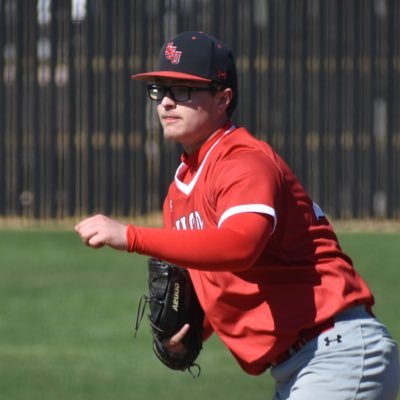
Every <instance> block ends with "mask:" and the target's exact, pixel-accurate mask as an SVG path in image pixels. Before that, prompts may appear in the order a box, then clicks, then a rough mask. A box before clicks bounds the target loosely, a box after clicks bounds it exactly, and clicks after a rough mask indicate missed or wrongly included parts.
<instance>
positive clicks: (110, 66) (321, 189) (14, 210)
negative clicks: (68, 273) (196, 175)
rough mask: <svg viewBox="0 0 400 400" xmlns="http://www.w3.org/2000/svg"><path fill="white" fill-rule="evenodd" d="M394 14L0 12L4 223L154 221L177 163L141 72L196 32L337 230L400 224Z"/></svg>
mask: <svg viewBox="0 0 400 400" xmlns="http://www.w3.org/2000/svg"><path fill="white" fill-rule="evenodd" d="M399 21H400V2H399V1H397V0H236V1H228V0H164V1H163V0H146V1H138V0H113V1H111V0H0V55H1V62H0V216H25V217H28V218H32V219H40V218H59V219H63V218H66V217H69V216H74V215H84V214H91V213H93V212H104V213H107V214H112V215H117V216H127V215H129V216H137V215H142V214H146V213H149V212H153V211H157V210H159V209H160V207H161V203H162V199H163V197H164V194H165V192H166V189H167V187H168V184H169V181H170V179H171V177H172V174H173V172H174V170H175V168H176V166H177V164H178V161H179V153H180V149H179V147H178V146H177V145H171V144H167V143H164V142H163V139H162V133H161V131H160V127H159V125H158V122H157V119H156V115H155V112H154V110H153V108H152V106H151V105H150V104H149V101H148V100H147V98H146V95H145V91H144V87H143V85H142V84H141V83H137V82H133V81H131V80H130V75H131V74H132V73H134V72H141V71H144V70H147V69H149V68H152V67H153V66H155V65H156V62H157V57H158V52H159V48H160V46H161V45H162V43H163V42H164V40H165V39H166V38H168V37H170V36H171V35H173V34H175V33H177V32H179V31H183V30H203V31H205V32H208V33H210V34H213V35H215V36H217V37H219V38H220V39H222V40H223V41H225V42H226V43H228V44H229V45H230V46H231V47H232V48H233V50H234V52H235V54H236V57H237V65H238V71H239V78H240V87H239V89H240V100H239V107H238V110H237V112H236V114H235V116H234V119H235V121H236V122H237V123H238V124H240V125H245V126H246V127H248V128H249V129H250V130H251V131H252V132H253V134H254V135H255V136H257V137H259V138H262V139H265V140H268V141H269V142H270V143H271V144H272V145H273V146H274V147H275V148H276V149H277V150H278V152H279V153H280V154H281V155H282V156H283V157H284V158H285V159H286V160H287V161H288V163H289V164H290V165H291V166H292V168H293V169H294V171H295V172H296V174H297V175H298V176H299V177H300V179H301V180H302V182H303V184H304V186H305V187H306V188H307V189H308V191H309V192H310V193H311V195H312V196H313V198H314V200H315V201H317V202H318V203H319V204H320V205H321V206H322V207H323V208H324V209H325V210H326V211H327V212H328V213H329V214H330V215H332V216H333V217H335V218H366V217H380V218H381V217H383V218H397V217H399V216H400V112H399V111H400V110H399V107H400V101H399V100H400V99H399V96H400V24H399Z"/></svg>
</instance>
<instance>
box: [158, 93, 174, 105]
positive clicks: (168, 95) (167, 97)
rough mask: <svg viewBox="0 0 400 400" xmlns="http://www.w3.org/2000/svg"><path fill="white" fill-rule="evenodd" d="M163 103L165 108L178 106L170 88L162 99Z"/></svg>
mask: <svg viewBox="0 0 400 400" xmlns="http://www.w3.org/2000/svg"><path fill="white" fill-rule="evenodd" d="M161 105H162V106H163V107H164V108H172V107H175V106H176V102H175V100H174V99H173V98H172V96H171V93H170V91H169V90H167V92H166V93H165V95H164V97H163V98H162V100H161Z"/></svg>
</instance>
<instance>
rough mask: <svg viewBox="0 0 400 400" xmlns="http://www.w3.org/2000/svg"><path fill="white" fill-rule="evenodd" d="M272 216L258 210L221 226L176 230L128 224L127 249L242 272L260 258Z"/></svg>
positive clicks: (206, 267)
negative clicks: (257, 212) (258, 212)
mask: <svg viewBox="0 0 400 400" xmlns="http://www.w3.org/2000/svg"><path fill="white" fill-rule="evenodd" d="M272 229H273V219H272V217H270V216H267V215H263V214H256V213H242V214H237V215H234V216H231V217H230V218H228V219H227V220H226V221H225V222H224V223H223V225H222V226H221V227H220V228H210V229H203V230H175V229H157V228H143V227H135V226H132V225H128V228H127V237H128V243H129V245H128V250H129V251H135V252H137V253H140V254H146V255H148V256H151V257H156V258H159V259H162V260H165V261H168V262H171V263H174V264H177V265H181V266H184V267H188V268H192V269H197V270H203V271H240V270H245V269H248V268H250V267H251V266H252V265H253V264H254V263H255V262H256V261H257V259H258V258H259V256H260V254H261V252H262V251H263V250H264V248H265V245H266V243H267V241H268V238H269V236H270V235H271V232H272Z"/></svg>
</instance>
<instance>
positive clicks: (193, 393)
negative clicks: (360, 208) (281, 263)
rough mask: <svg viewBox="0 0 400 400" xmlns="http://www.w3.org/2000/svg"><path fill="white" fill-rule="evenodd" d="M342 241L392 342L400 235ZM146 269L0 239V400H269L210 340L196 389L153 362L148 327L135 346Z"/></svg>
mask: <svg viewBox="0 0 400 400" xmlns="http://www.w3.org/2000/svg"><path fill="white" fill-rule="evenodd" d="M340 239H341V243H342V246H343V247H344V249H345V250H347V251H348V252H349V253H350V254H351V255H352V257H353V260H354V262H355V264H356V266H357V269H358V270H359V271H360V272H361V274H362V275H363V276H364V278H365V279H366V280H367V282H368V283H369V285H370V286H371V288H372V289H373V290H374V292H375V296H376V300H377V306H376V307H375V311H376V313H377V314H378V317H379V319H381V320H382V321H383V322H385V323H386V324H387V325H388V327H389V329H390V331H391V332H392V334H393V336H394V337H395V339H396V340H397V341H399V340H400V319H399V318H398V312H399V310H400V296H399V295H398V286H399V278H400V272H399V270H398V266H399V261H398V260H399V255H400V250H399V244H400V235H399V234H396V233H393V234H389V233H384V234H373V233H364V234H357V233H343V234H340ZM145 267H146V258H145V257H141V256H136V255H132V254H126V253H121V252H116V251H113V250H110V249H101V250H97V251H96V250H92V249H89V248H87V247H85V246H84V245H82V243H81V242H80V240H79V238H78V237H77V236H76V235H75V234H74V233H72V232H65V231H62V232H61V231H60V232H49V231H45V230H43V231H39V230H36V231H34V230H28V231H17V230H2V231H0V277H1V279H0V398H1V399H4V400H36V399H40V400H47V399H49V400H50V399H51V400H71V399H73V400H80V399H82V400H83V399H84V400H91V399H93V400H106V399H110V400H111V399H112V400H117V399H118V400H127V399H135V400H142V399H143V400H147V399H151V398H158V399H183V398H190V399H191V400H200V399H202V400H204V399H210V400H220V399H221V400H225V399H230V400H243V399H246V398H248V399H252V400H261V399H263V400H265V399H270V398H271V394H272V380H271V378H270V376H269V373H266V374H264V375H262V376H260V377H252V376H248V375H246V374H245V373H243V372H242V371H241V370H240V368H239V366H238V365H237V364H236V362H235V361H234V359H233V358H232V357H231V356H230V354H229V353H228V351H227V350H226V349H225V348H224V346H223V345H222V344H221V342H220V341H219V340H218V339H217V338H216V337H213V338H212V339H210V340H209V341H208V342H207V343H206V344H205V346H204V350H203V352H202V353H201V355H200V357H199V363H200V364H201V367H202V374H201V377H200V378H199V379H193V378H192V377H191V376H190V375H189V374H187V373H183V372H174V371H170V370H168V369H167V368H166V367H165V366H163V365H162V364H161V363H160V362H159V361H158V360H157V359H156V358H155V356H153V353H152V350H151V339H150V333H149V328H148V325H147V322H146V320H145V319H144V320H143V322H142V326H141V329H140V331H139V334H138V336H137V338H136V339H133V330H134V322H135V317H136V309H137V305H138V301H139V298H140V296H141V295H142V294H143V293H145V291H146V286H147V281H146V280H147V276H146V272H147V271H146V268H145Z"/></svg>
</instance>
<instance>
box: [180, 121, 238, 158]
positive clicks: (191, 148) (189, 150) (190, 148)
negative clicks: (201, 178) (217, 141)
mask: <svg viewBox="0 0 400 400" xmlns="http://www.w3.org/2000/svg"><path fill="white" fill-rule="evenodd" d="M231 124H232V122H231V121H230V119H229V118H226V119H224V120H223V121H221V123H220V124H218V125H217V127H216V128H214V129H213V130H212V131H211V133H210V134H208V135H206V136H205V137H203V138H202V139H201V140H199V141H198V142H196V143H191V144H190V145H185V144H183V150H184V151H185V153H186V154H187V155H189V156H190V155H191V154H193V153H195V152H196V151H198V150H199V149H200V147H201V146H203V144H204V143H206V142H207V141H208V140H210V139H211V138H212V137H214V136H215V135H216V134H218V132H220V130H221V129H228V128H229V126H230V125H231Z"/></svg>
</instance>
